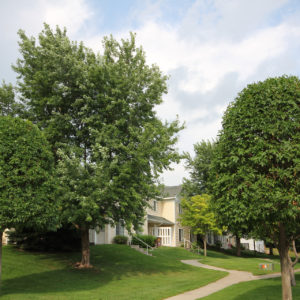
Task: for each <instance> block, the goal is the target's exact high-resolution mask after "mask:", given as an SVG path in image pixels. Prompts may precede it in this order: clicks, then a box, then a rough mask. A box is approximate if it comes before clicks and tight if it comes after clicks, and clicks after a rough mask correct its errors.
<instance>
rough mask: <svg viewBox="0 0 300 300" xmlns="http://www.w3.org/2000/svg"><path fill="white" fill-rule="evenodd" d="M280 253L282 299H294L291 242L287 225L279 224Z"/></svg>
mask: <svg viewBox="0 0 300 300" xmlns="http://www.w3.org/2000/svg"><path fill="white" fill-rule="evenodd" d="M279 254H280V266H281V284H282V300H292V299H293V296H292V287H291V272H290V271H291V269H290V268H291V264H290V259H289V242H288V241H287V237H286V232H285V227H284V225H283V224H280V225H279Z"/></svg>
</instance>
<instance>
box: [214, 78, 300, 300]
mask: <svg viewBox="0 0 300 300" xmlns="http://www.w3.org/2000/svg"><path fill="white" fill-rule="evenodd" d="M299 104H300V81H299V79H298V78H297V77H293V76H291V77H286V76H283V77H278V78H270V79H267V80H265V81H264V82H258V83H255V84H251V85H248V86H247V88H245V89H244V90H243V91H242V92H241V93H240V94H239V95H238V97H237V98H236V99H235V101H234V102H233V103H231V105H230V106H229V107H228V109H227V111H226V112H225V114H224V117H223V123H222V125H223V129H222V131H221V132H220V136H219V141H218V142H217V145H216V149H215V152H214V153H215V154H214V159H213V168H212V169H213V177H212V178H213V182H212V185H211V191H212V194H213V201H212V203H213V205H214V208H215V211H216V212H217V214H218V219H219V220H220V221H221V223H222V224H223V225H226V226H228V228H229V230H230V231H232V230H231V226H233V228H236V226H240V227H242V228H243V229H245V230H246V231H247V232H248V233H251V231H254V232H255V233H256V234H257V233H258V232H260V233H261V235H267V236H269V237H270V238H272V240H274V241H275V242H277V243H278V244H280V245H279V247H280V249H281V257H282V263H283V265H282V272H283V282H287V283H288V281H289V280H288V279H286V278H288V276H289V275H288V273H289V270H288V265H289V264H288V260H287V254H288V248H289V245H290V242H291V241H292V240H293V239H295V238H296V237H297V236H298V235H299V234H300V227H299V219H300V210H299V207H300V181H299V178H300V159H299V157H300V131H299V124H300V105H299ZM279 242H280V243H279ZM284 274H286V276H287V277H285V275H284ZM283 291H284V293H286V291H287V290H286V288H285V287H284V288H283ZM287 293H290V292H287ZM288 297H290V295H289V296H288Z"/></svg>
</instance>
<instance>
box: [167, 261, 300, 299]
mask: <svg viewBox="0 0 300 300" xmlns="http://www.w3.org/2000/svg"><path fill="white" fill-rule="evenodd" d="M181 262H183V263H185V264H188V265H192V266H195V267H200V268H206V269H211V270H216V271H225V272H228V273H229V274H228V275H227V276H226V277H224V278H222V279H220V280H218V281H216V282H213V283H209V284H208V285H205V286H203V287H201V288H199V289H196V290H192V291H188V292H185V293H183V294H179V295H177V296H173V297H170V298H167V299H165V300H195V299H199V298H202V297H205V296H208V295H210V294H213V293H215V292H217V291H220V290H222V289H224V288H226V287H228V286H230V285H233V284H236V283H239V282H243V281H250V280H258V279H268V278H275V277H280V276H281V274H280V273H273V274H267V275H260V276H254V275H253V274H252V273H249V272H243V271H236V270H226V269H222V268H217V267H213V266H209V265H204V264H201V263H199V262H198V260H196V259H193V260H182V261H181ZM299 271H300V269H297V270H295V272H299Z"/></svg>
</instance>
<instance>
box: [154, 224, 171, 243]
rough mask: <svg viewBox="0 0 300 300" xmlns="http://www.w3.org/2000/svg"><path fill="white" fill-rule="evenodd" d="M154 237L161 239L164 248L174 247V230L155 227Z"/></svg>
mask: <svg viewBox="0 0 300 300" xmlns="http://www.w3.org/2000/svg"><path fill="white" fill-rule="evenodd" d="M152 235H154V236H157V237H160V238H161V244H162V246H172V228H171V227H154V228H152Z"/></svg>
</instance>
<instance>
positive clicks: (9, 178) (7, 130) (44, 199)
mask: <svg viewBox="0 0 300 300" xmlns="http://www.w3.org/2000/svg"><path fill="white" fill-rule="evenodd" d="M53 167H54V161H53V155H52V152H51V150H50V147H49V144H48V142H47V140H46V138H45V137H44V135H43V134H42V132H41V131H40V130H39V129H38V127H37V126H35V125H33V124H32V123H31V122H29V121H24V120H22V119H19V118H13V117H8V116H6V117H3V116H1V117H0V276H1V247H2V234H3V231H4V229H6V228H21V227H23V226H29V227H32V228H49V227H52V228H55V226H56V224H57V223H56V222H57V218H56V215H57V212H56V209H57V207H56V205H55V200H54V199H55V198H54V189H55V182H54V179H53V170H54V168H53Z"/></svg>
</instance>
